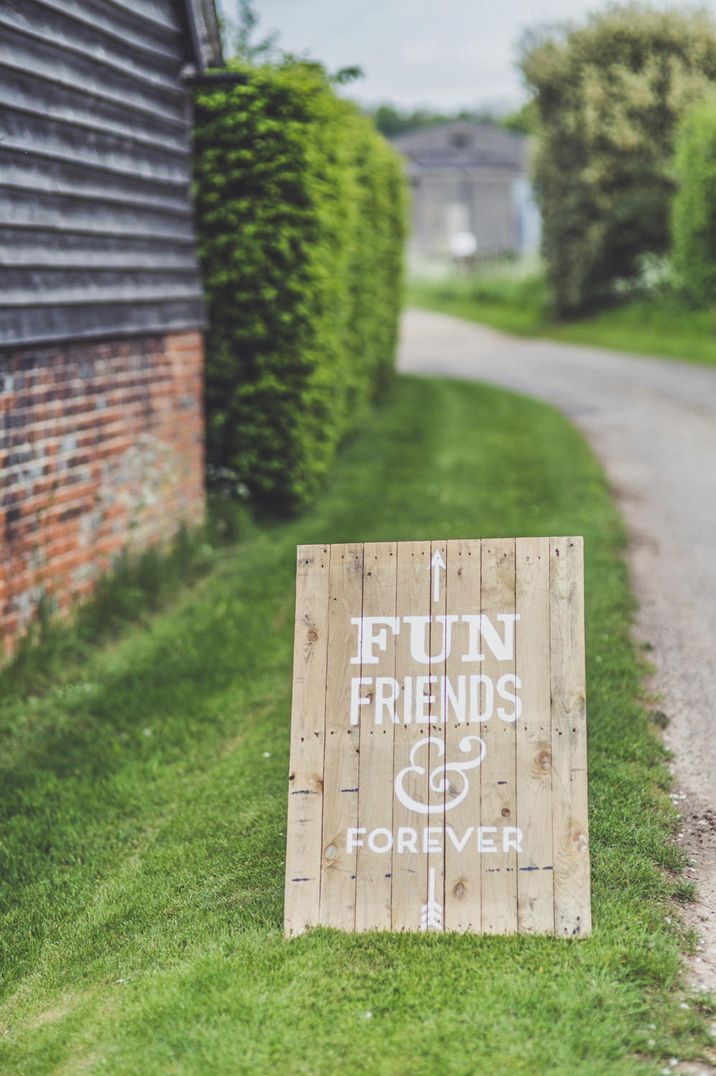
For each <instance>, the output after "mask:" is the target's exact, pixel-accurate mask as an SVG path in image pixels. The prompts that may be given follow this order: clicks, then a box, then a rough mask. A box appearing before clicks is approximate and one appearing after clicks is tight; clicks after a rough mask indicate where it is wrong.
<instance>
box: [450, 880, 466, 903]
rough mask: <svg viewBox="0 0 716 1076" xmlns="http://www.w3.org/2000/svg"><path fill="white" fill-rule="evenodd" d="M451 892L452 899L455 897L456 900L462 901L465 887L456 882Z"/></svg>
mask: <svg viewBox="0 0 716 1076" xmlns="http://www.w3.org/2000/svg"><path fill="white" fill-rule="evenodd" d="M452 892H453V896H454V897H457V899H458V900H462V898H463V897H464V896H465V886H464V885H463V883H462V882H458V883H457V885H456V886H455V887H454V889H453V891H452Z"/></svg>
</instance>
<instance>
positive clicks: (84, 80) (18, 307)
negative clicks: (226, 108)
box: [0, 0, 203, 346]
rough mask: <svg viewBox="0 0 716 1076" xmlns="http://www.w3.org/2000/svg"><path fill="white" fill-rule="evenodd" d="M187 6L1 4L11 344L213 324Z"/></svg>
mask: <svg viewBox="0 0 716 1076" xmlns="http://www.w3.org/2000/svg"><path fill="white" fill-rule="evenodd" d="M182 11H183V8H182V7H181V6H180V5H179V3H178V0H177V3H175V2H174V0H8V2H6V3H4V4H2V5H0V110H2V113H3V120H2V127H3V132H2V139H0V345H6V346H7V345H13V344H28V343H46V342H50V341H58V340H63V339H75V340H76V339H79V338H84V339H88V338H93V337H100V336H103V337H109V336H120V335H127V334H130V333H137V332H145V333H150V332H166V331H169V330H178V329H186V328H196V327H198V326H200V325H201V324H202V320H203V307H202V300H201V286H200V281H199V274H198V269H197V260H196V255H195V247H194V233H193V228H192V214H191V203H190V189H189V184H190V176H191V163H190V122H189V120H190V116H189V111H188V109H189V99H188V95H187V93H186V91H185V89H184V88H183V87H182V85H181V82H180V71H181V69H182V67H183V65H184V64H185V63H186V62H187V59H189V58H190V57H189V48H188V45H187V36H188V35H187V29H186V26H185V22H184V18H183V14H182Z"/></svg>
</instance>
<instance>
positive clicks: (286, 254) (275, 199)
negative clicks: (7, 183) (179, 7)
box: [195, 62, 406, 511]
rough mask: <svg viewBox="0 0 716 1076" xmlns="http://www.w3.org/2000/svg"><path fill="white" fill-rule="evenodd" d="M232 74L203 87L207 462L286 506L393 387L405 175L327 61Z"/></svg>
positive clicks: (303, 494)
mask: <svg viewBox="0 0 716 1076" xmlns="http://www.w3.org/2000/svg"><path fill="white" fill-rule="evenodd" d="M235 73H236V78H237V80H236V81H235V82H233V83H231V84H228V83H219V84H215V85H211V84H209V85H207V86H204V87H202V88H201V89H200V90H198V91H197V93H196V134H195V157H196V164H195V187H196V190H195V198H196V213H197V227H198V232H199V251H200V259H201V263H202V268H203V274H204V283H205V288H206V292H207V297H208V305H209V326H210V327H209V333H208V338H207V363H206V408H207V438H208V458H209V462H210V464H213V465H214V466H215V467H226V468H230V469H231V470H232V471H233V472H234V473H235V476H236V480H237V481H238V482H241V483H243V484H245V485H246V487H248V489H249V491H250V493H251V496H252V497H253V498H254V499H255V500H256V501H257V502H258V503H261V504H264V505H268V506H270V507H272V508H277V509H279V510H281V511H291V510H295V509H297V508H300V507H301V506H303V505H305V504H306V503H307V502H308V501H310V499H311V498H312V497H313V496H314V494H315V493H316V491H317V489H318V488H319V487H320V484H321V481H322V479H323V477H324V475H325V474H326V472H327V470H328V468H329V467H330V464H331V462H332V459H333V456H334V453H335V450H336V447H337V445H338V444H339V442H340V441H341V439H342V438H343V437H344V436H345V435H346V434H347V433H348V432H349V431H350V430H351V429H354V428H355V427H356V426H358V425H359V424H360V422H361V420H362V418H363V416H364V415H365V413H366V409H367V408H368V407H369V406H370V405H371V403H372V402H373V401H374V400H375V399H377V398H378V397H379V396H380V394H381V393H382V392H383V391H384V389H385V388H386V386H387V385H388V383H389V381H390V378H391V375H392V372H393V367H394V356H395V348H396V341H397V329H398V316H399V312H400V303H401V290H402V248H403V243H404V238H405V220H406V205H405V201H406V198H405V189H404V180H403V175H402V170H401V164H400V161H399V159H398V158H397V155H396V154H395V153H394V151H393V150H392V149H391V148H390V147H389V146H388V145H387V143H386V142H385V141H384V140H383V138H382V137H381V136H380V135H378V134H377V132H376V131H375V129H374V128H373V126H372V124H371V123H370V121H369V120H368V119H366V118H365V117H363V116H362V115H361V114H360V113H359V112H358V110H357V109H356V108H355V107H354V106H353V105H351V104H350V103H348V102H346V101H344V100H341V99H340V98H338V97H337V96H336V94H335V92H334V90H333V88H332V87H331V85H330V82H329V81H328V79H327V77H326V75H325V72H324V71H323V70H322V68H320V67H319V66H318V65H314V64H309V63H295V62H292V63H285V64H283V65H280V66H266V67H249V66H246V67H237V68H236V69H235Z"/></svg>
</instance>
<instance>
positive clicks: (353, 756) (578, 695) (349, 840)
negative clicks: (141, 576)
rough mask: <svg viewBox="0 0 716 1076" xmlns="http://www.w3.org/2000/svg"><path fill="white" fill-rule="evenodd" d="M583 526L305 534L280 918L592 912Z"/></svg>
mask: <svg viewBox="0 0 716 1076" xmlns="http://www.w3.org/2000/svg"><path fill="white" fill-rule="evenodd" d="M583 590H584V588H583V543H582V539H581V538H517V539H514V538H509V539H504V538H501V539H496V540H492V539H482V540H476V541H465V540H455V541H447V542H445V541H443V542H398V543H395V542H381V543H366V544H365V545H333V546H301V547H299V549H298V570H297V582H296V634H295V651H294V681H293V708H292V719H291V761H290V777H289V796H288V832H287V850H286V901H285V931H286V934H287V935H295V934H300V933H302V932H303V931H305V930H307V929H308V928H309V927H312V926H316V925H319V924H320V925H324V926H331V927H338V928H340V929H343V930H350V931H365V930H396V931H400V930H437V931H444V930H447V931H472V932H475V933H485V934H509V933H513V932H516V931H519V932H524V933H549V934H556V935H558V936H562V937H573V936H582V937H584V936H586V935H587V934H589V933H590V931H591V910H590V882H589V851H588V828H587V761H586V760H587V752H586V708H585V680H584V599H583Z"/></svg>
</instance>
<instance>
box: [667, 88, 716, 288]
mask: <svg viewBox="0 0 716 1076" xmlns="http://www.w3.org/2000/svg"><path fill="white" fill-rule="evenodd" d="M674 163H675V168H674V171H675V174H676V180H677V184H678V187H677V191H676V195H675V197H674V202H673V206H672V237H673V248H672V260H673V264H674V268H675V269H676V272H677V274H678V277H679V282H680V284H681V285H682V287H683V288H684V290H685V291H686V292H687V293H688V295H689V296H690V298H691V299H693V300H694V302H696V303H710V302H713V301H714V300H715V299H716V97H715V96H714V95H713V94H709V95H708V96H707V97H705V98H704V99H703V100H702V101H700V102H699V103H698V104H696V105H694V106H693V107H692V108H691V109H690V110H689V111H688V112H687V113H686V115H685V116H684V118H683V119H682V121H681V122H680V124H679V126H678V128H677V131H676V154H675V162H674Z"/></svg>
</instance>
